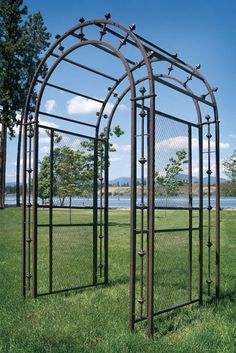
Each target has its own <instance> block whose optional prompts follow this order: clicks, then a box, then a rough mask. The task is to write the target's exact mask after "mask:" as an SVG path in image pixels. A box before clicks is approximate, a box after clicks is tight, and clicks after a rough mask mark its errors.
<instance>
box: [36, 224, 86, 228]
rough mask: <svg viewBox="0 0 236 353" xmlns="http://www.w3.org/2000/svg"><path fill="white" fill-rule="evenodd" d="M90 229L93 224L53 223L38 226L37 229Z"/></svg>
mask: <svg viewBox="0 0 236 353" xmlns="http://www.w3.org/2000/svg"><path fill="white" fill-rule="evenodd" d="M85 226H86V227H92V226H93V223H68V224H66V223H58V224H57V223H54V224H46V223H45V224H44V223H42V224H38V227H85Z"/></svg>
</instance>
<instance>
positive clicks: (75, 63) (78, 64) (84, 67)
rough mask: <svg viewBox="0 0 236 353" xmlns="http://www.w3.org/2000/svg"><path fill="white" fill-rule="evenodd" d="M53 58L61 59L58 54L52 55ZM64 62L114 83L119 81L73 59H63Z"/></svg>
mask: <svg viewBox="0 0 236 353" xmlns="http://www.w3.org/2000/svg"><path fill="white" fill-rule="evenodd" d="M51 56H53V57H55V58H57V59H58V58H60V55H58V54H55V53H52V54H51ZM62 61H66V62H68V63H69V64H72V65H74V66H77V67H80V68H81V69H84V70H87V71H90V72H92V73H94V74H96V75H99V76H102V77H104V78H108V79H109V80H112V81H115V82H117V81H118V80H117V79H116V78H115V77H112V76H110V75H107V74H105V73H104V72H101V71H98V70H95V69H93V68H91V67H89V66H86V65H83V64H80V63H78V62H77V61H74V60H71V59H68V58H63V59H62Z"/></svg>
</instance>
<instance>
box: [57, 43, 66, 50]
mask: <svg viewBox="0 0 236 353" xmlns="http://www.w3.org/2000/svg"><path fill="white" fill-rule="evenodd" d="M64 49H65V48H64V47H63V45H61V43H60V46H59V47H58V50H60V51H61V52H63V50H64Z"/></svg>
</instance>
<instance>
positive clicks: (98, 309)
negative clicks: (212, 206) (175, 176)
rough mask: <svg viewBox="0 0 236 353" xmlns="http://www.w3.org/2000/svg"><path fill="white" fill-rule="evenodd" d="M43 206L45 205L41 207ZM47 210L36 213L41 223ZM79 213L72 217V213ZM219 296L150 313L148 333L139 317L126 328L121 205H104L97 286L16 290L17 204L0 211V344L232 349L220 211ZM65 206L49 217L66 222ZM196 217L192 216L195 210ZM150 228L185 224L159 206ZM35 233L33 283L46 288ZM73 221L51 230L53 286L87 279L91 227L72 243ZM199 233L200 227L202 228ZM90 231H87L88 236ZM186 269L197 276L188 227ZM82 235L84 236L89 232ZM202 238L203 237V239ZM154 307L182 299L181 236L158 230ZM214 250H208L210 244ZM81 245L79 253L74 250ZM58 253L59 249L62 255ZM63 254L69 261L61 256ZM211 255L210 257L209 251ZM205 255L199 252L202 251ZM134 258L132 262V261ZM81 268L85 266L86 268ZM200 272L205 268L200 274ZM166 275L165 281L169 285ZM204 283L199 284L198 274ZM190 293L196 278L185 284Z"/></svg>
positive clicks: (228, 219)
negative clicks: (26, 293)
mask: <svg viewBox="0 0 236 353" xmlns="http://www.w3.org/2000/svg"><path fill="white" fill-rule="evenodd" d="M44 212H45V211H44ZM47 217H48V216H47V213H46V212H45V213H42V214H41V215H40V221H41V223H47ZM78 217H79V218H78ZM221 218H222V222H221V226H222V256H221V261H222V290H221V292H222V299H221V301H220V302H219V303H218V304H217V303H216V302H215V301H214V300H210V299H207V297H206V296H204V305H203V306H202V307H198V305H196V304H194V305H192V306H191V307H186V308H184V309H182V310H177V311H174V312H170V313H168V314H165V315H162V316H159V317H157V318H155V330H156V333H155V335H154V338H153V340H149V339H147V336H146V329H145V326H146V323H141V324H137V325H136V333H135V334H132V333H130V332H129V330H128V289H129V283H128V281H129V213H128V212H127V211H122V210H118V211H117V210H115V211H111V217H110V224H111V226H110V241H109V276H110V284H109V286H107V287H104V286H99V287H96V288H89V289H86V290H80V291H76V292H69V293H66V294H63V293H62V294H54V295H52V296H45V297H39V298H37V299H36V300H34V299H31V298H27V299H26V300H24V299H22V297H21V214H20V210H19V209H14V208H9V209H5V210H1V211H0V352H1V353H3V352H4V353H12V352H14V353H21V352H22V353H23V352H24V353H29V352H30V353H37V352H40V353H41V352H45V353H46V352H47V353H50V352H55V353H62V352H63V353H64V352H70V353H80V352H81V353H87V352H89V353H90V352H92V353H93V352H96V353H97V352H101V353H105V352H135V353H136V352H140V353H141V352H160V353H162V352H166V353H179V352H180V353H181V352H186V353H194V352H199V353H204V352H212V353H213V352H214V353H216V352H219V353H226V352H228V353H235V352H236V261H235V256H236V212H234V211H222V217H221ZM68 219H69V217H68V213H66V212H64V211H55V215H54V220H55V223H56V222H58V223H59V222H67V221H68ZM85 221H86V222H91V221H92V217H91V214H90V213H89V212H87V213H83V214H82V213H81V214H80V216H78V214H77V213H76V212H74V213H72V222H81V223H82V222H85ZM195 221H196V223H197V217H195ZM156 222H157V224H158V228H159V229H161V228H165V227H170V228H171V227H172V226H174V224H175V225H178V226H179V227H181V228H182V227H185V226H187V215H186V214H179V213H178V214H176V213H175V212H174V211H171V212H169V213H167V215H166V216H165V215H164V213H159V214H158V217H157V220H156ZM43 229H45V230H46V228H42V229H41V230H40V234H39V290H40V291H42V292H43V291H44V290H47V285H48V282H47V273H48V267H47V266H48V265H47V261H46V260H47V256H48V255H47V254H48V236H47V234H46V233H45V231H43ZM77 230H78V228H76V227H73V230H72V229H71V232H70V237H71V238H70V241H68V240H67V239H66V237H67V236H68V235H67V233H66V232H64V230H63V229H62V228H60V229H59V230H58V231H57V233H55V235H54V237H56V239H55V248H54V258H55V261H56V262H55V263H54V266H55V269H54V270H55V273H54V289H60V288H62V287H63V286H67V285H78V284H86V282H88V281H91V269H92V267H91V234H92V233H91V229H90V227H87V228H85V229H84V231H83V232H84V234H83V235H81V236H80V240H79V247H78V246H76V244H78V242H77V237H78V233H77ZM205 236H206V235H205ZM89 237H90V238H89ZM193 237H194V242H193V255H194V263H193V269H194V275H193V279H194V280H195V281H196V280H197V237H196V236H195V235H193ZM89 239H90V240H89ZM205 243H206V239H205V240H204V245H205ZM155 250H156V254H157V256H158V257H156V265H155V302H154V305H155V308H156V309H157V310H158V309H160V308H164V307H166V306H169V305H171V304H173V303H176V302H177V303H178V302H182V301H183V300H185V299H186V296H187V291H186V276H187V275H188V274H187V270H186V268H187V263H186V254H187V237H186V234H185V233H177V234H174V233H171V232H170V233H168V234H167V236H166V235H165V236H164V233H163V234H162V233H161V234H160V236H158V238H157V240H156V248H155ZM213 251H214V250H213ZM85 252H86V255H85V256H84V255H82V254H84V253H85ZM62 254H63V256H62ZM68 256H69V257H70V256H71V257H72V262H73V264H74V267H73V269H72V268H71V266H69V265H68V261H67V259H68V258H69V257H68ZM213 260H214V259H213ZM205 262H206V257H205ZM138 266H139V265H138ZM88 269H90V270H89V271H88ZM204 277H206V274H205V275H204ZM170 283H171V285H170ZM204 287H205V291H206V285H205V282H204ZM193 292H194V293H193V294H194V295H196V293H197V286H196V285H195V284H194V286H193Z"/></svg>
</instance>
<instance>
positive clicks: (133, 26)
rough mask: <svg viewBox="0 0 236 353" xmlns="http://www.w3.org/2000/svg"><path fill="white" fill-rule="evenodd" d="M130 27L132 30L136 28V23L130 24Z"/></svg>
mask: <svg viewBox="0 0 236 353" xmlns="http://www.w3.org/2000/svg"><path fill="white" fill-rule="evenodd" d="M129 29H130V30H131V32H133V31H135V30H136V24H135V23H132V25H130V26H129Z"/></svg>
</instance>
